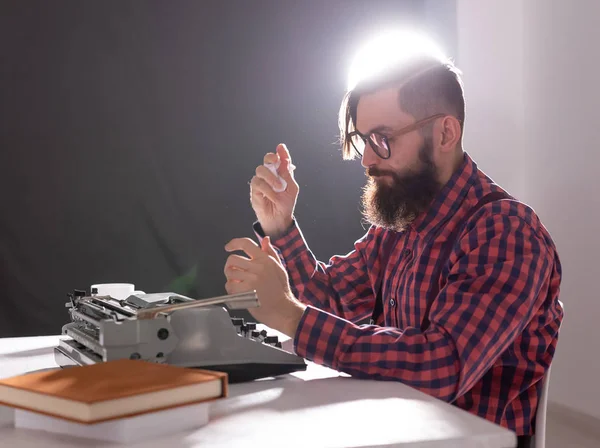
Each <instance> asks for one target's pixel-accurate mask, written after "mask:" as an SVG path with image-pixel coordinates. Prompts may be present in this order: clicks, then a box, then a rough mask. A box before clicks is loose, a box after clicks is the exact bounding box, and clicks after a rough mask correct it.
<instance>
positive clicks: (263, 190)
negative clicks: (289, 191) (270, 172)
mask: <svg viewBox="0 0 600 448" xmlns="http://www.w3.org/2000/svg"><path fill="white" fill-rule="evenodd" d="M250 188H251V189H252V195H262V196H265V197H266V198H267V199H268V200H270V201H271V202H275V201H277V193H275V191H274V190H273V188H272V187H271V186H270V185H269V184H268V183H267V181H266V180H264V179H261V178H260V177H258V176H254V177H253V178H252V180H251V181H250Z"/></svg>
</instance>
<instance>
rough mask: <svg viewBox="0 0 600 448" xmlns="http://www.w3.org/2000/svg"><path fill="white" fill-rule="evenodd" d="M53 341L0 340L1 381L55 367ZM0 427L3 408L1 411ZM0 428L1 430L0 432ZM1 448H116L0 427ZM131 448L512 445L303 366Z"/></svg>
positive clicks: (410, 399) (416, 400) (458, 420)
mask: <svg viewBox="0 0 600 448" xmlns="http://www.w3.org/2000/svg"><path fill="white" fill-rule="evenodd" d="M58 340H59V336H40V337H27V338H6V339H0V377H1V378H5V377H9V376H13V375H18V374H22V373H25V372H30V371H34V370H39V369H44V368H55V367H57V365H56V363H55V361H54V355H53V348H54V346H56V344H57V341H58ZM2 412H3V413H4V415H3V416H2V415H0V419H1V418H2V417H4V419H5V421H6V419H7V418H10V414H9V412H12V410H10V409H9V408H3V411H2ZM0 426H1V425H0ZM0 446H7V447H36V446H43V447H63V448H67V447H76V446H102V447H109V446H123V445H112V444H108V443H99V442H94V441H91V440H90V441H89V442H86V441H85V440H84V439H75V438H71V437H66V436H59V435H54V434H49V433H43V432H38V431H32V430H25V429H15V428H14V427H10V426H6V425H5V426H4V427H2V428H0ZM130 446H144V447H168V448H179V447H181V448H183V447H185V448H191V447H227V448H231V447H236V446H244V447H248V448H267V447H271V446H272V447H278V448H279V447H311V448H313V447H335V448H338V447H367V446H369V447H376V446H385V447H386V448H390V447H451V448H454V447H457V448H458V447H460V448H470V447H473V448H474V447H485V448H504V447H514V446H516V436H515V435H514V433H513V432H511V431H508V430H506V429H504V428H502V427H500V426H498V425H495V424H493V423H491V422H488V421H486V420H484V419H481V418H479V417H476V416H474V415H472V414H470V413H468V412H465V411H463V410H461V409H458V408H456V407H454V406H451V405H449V404H447V403H444V402H442V401H440V400H437V399H435V398H433V397H430V396H428V395H426V394H423V393H421V392H419V391H417V390H415V389H413V388H411V387H408V386H406V385H403V384H401V383H394V382H382V381H365V380H356V379H352V378H349V377H347V376H346V375H340V374H339V373H338V372H335V371H333V370H331V369H327V368H324V367H321V366H317V365H315V364H312V363H310V364H309V366H308V369H307V370H306V371H305V372H296V373H293V374H289V375H285V376H282V377H278V378H275V379H266V380H259V381H254V382H250V383H243V384H233V385H230V395H229V398H227V399H224V400H221V401H217V402H215V403H214V404H213V405H212V407H211V421H210V422H209V424H208V425H207V426H204V427H202V428H199V429H197V430H194V431H187V432H185V433H181V434H175V435H171V436H167V437H164V438H162V439H160V440H152V441H149V442H143V443H139V444H137V445H130Z"/></svg>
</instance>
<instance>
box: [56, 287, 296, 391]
mask: <svg viewBox="0 0 600 448" xmlns="http://www.w3.org/2000/svg"><path fill="white" fill-rule="evenodd" d="M69 299H70V301H69V302H68V303H67V304H66V306H67V308H68V309H69V314H70V317H71V322H70V323H67V324H66V325H64V326H63V327H62V334H63V335H65V336H66V337H65V338H62V339H61V340H60V342H59V345H58V346H57V347H55V349H54V355H55V359H56V362H57V363H58V365H60V366H61V367H68V366H76V365H87V364H93V363H97V362H105V361H110V360H114V359H120V358H130V359H143V360H146V361H150V362H157V363H166V364H172V365H176V366H181V367H189V368H202V369H208V370H219V371H222V372H227V373H228V375H229V382H230V383H235V382H243V381H251V380H254V379H258V378H264V377H271V376H277V375H282V374H285V373H291V372H294V371H298V370H305V369H306V362H305V361H304V359H303V358H301V357H299V356H296V355H295V354H293V353H290V352H288V351H285V350H284V349H283V348H282V345H281V342H280V341H279V340H278V338H277V336H273V335H269V334H268V332H267V331H266V330H262V331H259V330H258V329H257V328H256V324H254V323H246V322H244V320H243V319H240V318H235V317H234V318H232V317H231V316H230V314H229V312H228V311H227V309H226V308H225V305H227V306H228V307H229V308H230V309H246V308H251V307H254V306H258V298H257V296H256V293H255V292H249V293H243V294H234V295H226V296H221V297H214V298H209V299H203V300H194V299H191V298H189V297H186V296H182V295H179V294H174V293H155V294H145V293H136V294H132V295H130V296H128V297H127V298H125V299H116V298H114V297H112V296H109V295H98V294H94V293H92V294H90V295H87V293H86V292H85V291H78V290H75V292H74V293H73V294H69Z"/></svg>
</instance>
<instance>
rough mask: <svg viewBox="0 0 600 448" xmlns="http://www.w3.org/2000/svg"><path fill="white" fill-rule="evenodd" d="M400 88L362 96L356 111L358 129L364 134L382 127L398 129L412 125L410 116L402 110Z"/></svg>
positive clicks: (390, 88)
mask: <svg viewBox="0 0 600 448" xmlns="http://www.w3.org/2000/svg"><path fill="white" fill-rule="evenodd" d="M398 91H399V87H388V88H384V89H380V90H377V91H375V92H373V93H369V94H363V95H361V97H360V99H359V101H358V106H357V109H356V128H357V129H358V130H359V131H360V132H362V133H367V132H368V131H370V130H372V129H374V128H377V127H380V126H387V127H390V128H392V127H394V128H395V127H398V126H402V125H403V124H409V123H410V121H411V120H410V118H411V117H410V115H408V114H407V113H405V112H403V111H402V110H401V109H400V103H399V100H398Z"/></svg>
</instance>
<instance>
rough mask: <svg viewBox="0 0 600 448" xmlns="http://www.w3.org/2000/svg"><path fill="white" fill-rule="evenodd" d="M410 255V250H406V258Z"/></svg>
mask: <svg viewBox="0 0 600 448" xmlns="http://www.w3.org/2000/svg"><path fill="white" fill-rule="evenodd" d="M409 255H410V249H404V256H406V257H408V256H409Z"/></svg>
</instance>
